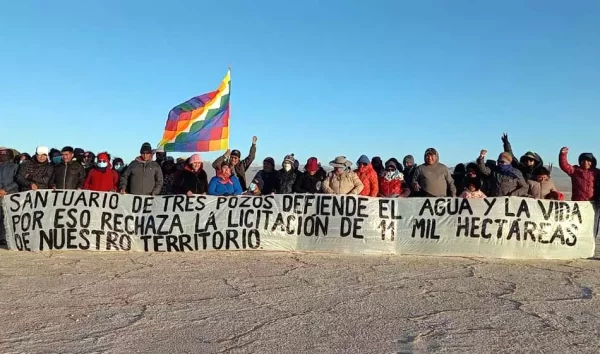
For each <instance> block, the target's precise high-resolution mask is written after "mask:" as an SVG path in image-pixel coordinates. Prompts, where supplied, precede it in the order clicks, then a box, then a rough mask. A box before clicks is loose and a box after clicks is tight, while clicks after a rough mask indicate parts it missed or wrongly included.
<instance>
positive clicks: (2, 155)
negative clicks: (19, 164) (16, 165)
mask: <svg viewBox="0 0 600 354" xmlns="http://www.w3.org/2000/svg"><path fill="white" fill-rule="evenodd" d="M14 158H15V157H14V153H13V151H12V150H11V149H8V148H4V147H0V163H5V162H10V161H12V160H13V159H14Z"/></svg>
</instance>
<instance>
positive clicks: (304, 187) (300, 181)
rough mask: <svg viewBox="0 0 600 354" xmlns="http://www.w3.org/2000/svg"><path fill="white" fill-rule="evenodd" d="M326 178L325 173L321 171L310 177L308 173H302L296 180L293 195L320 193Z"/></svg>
mask: <svg viewBox="0 0 600 354" xmlns="http://www.w3.org/2000/svg"><path fill="white" fill-rule="evenodd" d="M326 177H327V173H326V172H325V170H323V169H320V170H318V171H317V172H316V173H315V174H314V175H312V176H311V175H310V174H309V173H308V172H304V173H302V174H300V175H299V176H298V177H297V178H296V183H295V184H294V193H302V194H306V193H309V194H316V193H322V191H323V181H324V180H325V178H326Z"/></svg>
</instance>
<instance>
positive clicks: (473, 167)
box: [465, 162, 479, 178]
mask: <svg viewBox="0 0 600 354" xmlns="http://www.w3.org/2000/svg"><path fill="white" fill-rule="evenodd" d="M465 169H466V170H467V174H466V176H467V177H469V178H475V177H477V175H478V174H479V166H477V164H476V163H474V162H470V163H468V164H467V166H466V167H465Z"/></svg>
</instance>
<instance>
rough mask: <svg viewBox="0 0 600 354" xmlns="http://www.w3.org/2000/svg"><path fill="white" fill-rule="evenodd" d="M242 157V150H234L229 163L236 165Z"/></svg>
mask: <svg viewBox="0 0 600 354" xmlns="http://www.w3.org/2000/svg"><path fill="white" fill-rule="evenodd" d="M241 157H242V154H241V153H240V150H233V151H232V152H231V154H230V155H229V163H231V166H235V165H237V164H238V163H240V158H241Z"/></svg>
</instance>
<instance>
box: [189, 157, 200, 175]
mask: <svg viewBox="0 0 600 354" xmlns="http://www.w3.org/2000/svg"><path fill="white" fill-rule="evenodd" d="M190 167H191V168H192V170H194V171H198V170H200V169H201V168H202V158H201V157H200V154H193V155H192V156H190Z"/></svg>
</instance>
